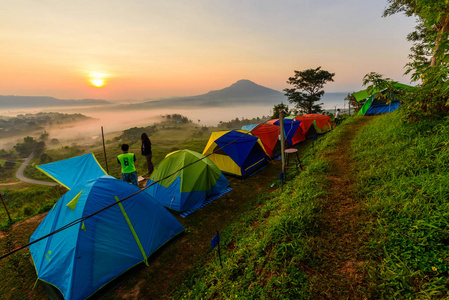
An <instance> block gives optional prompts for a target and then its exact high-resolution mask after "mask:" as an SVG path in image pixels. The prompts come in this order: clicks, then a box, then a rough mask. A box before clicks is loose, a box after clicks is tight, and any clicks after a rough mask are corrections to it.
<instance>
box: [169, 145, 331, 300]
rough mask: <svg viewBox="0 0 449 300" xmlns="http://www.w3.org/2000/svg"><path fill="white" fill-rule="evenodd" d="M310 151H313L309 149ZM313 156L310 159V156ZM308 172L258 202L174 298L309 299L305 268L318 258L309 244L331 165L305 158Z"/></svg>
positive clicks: (316, 231) (230, 228) (229, 229)
mask: <svg viewBox="0 0 449 300" xmlns="http://www.w3.org/2000/svg"><path fill="white" fill-rule="evenodd" d="M309 151H311V152H315V150H313V149H310V150H309ZM312 156H313V155H312V154H311V155H309V156H308V157H312ZM305 163H306V164H308V165H307V170H306V171H304V172H302V173H301V174H300V175H299V176H297V177H295V178H294V179H292V180H291V181H289V182H288V183H287V184H286V185H284V186H283V188H282V191H281V189H278V190H276V191H275V192H272V193H270V194H265V195H262V196H259V199H258V201H257V202H256V203H255V204H254V206H253V207H252V208H251V209H249V210H248V211H247V212H246V213H245V214H243V215H241V216H240V217H239V218H237V220H236V221H234V222H233V223H232V224H231V225H230V226H228V227H227V228H226V229H225V230H224V231H223V232H222V233H221V235H222V236H221V239H222V260H223V268H221V266H220V263H219V262H218V255H217V250H214V251H213V252H210V253H209V254H208V256H207V259H208V262H207V263H206V264H205V265H201V266H198V267H197V268H196V269H195V271H194V275H193V276H192V277H190V278H189V279H188V280H187V281H186V282H185V283H184V284H183V286H182V287H181V288H180V289H179V291H178V292H177V294H176V295H175V297H174V298H176V299H214V298H221V299H231V298H232V299H234V298H244V299H301V298H309V297H310V296H311V289H312V287H311V286H310V284H309V283H308V279H307V278H308V277H307V274H306V270H307V269H306V268H307V266H310V265H312V266H313V265H314V264H315V263H316V262H315V260H316V257H315V255H314V253H313V250H312V247H311V245H310V243H309V240H310V239H311V238H312V237H313V236H314V235H316V234H319V231H320V229H319V222H318V220H319V218H320V211H321V207H320V205H321V201H320V199H322V198H323V197H325V196H326V192H325V182H326V180H325V172H326V170H327V163H326V162H325V161H324V160H320V159H316V158H315V159H306V160H305Z"/></svg>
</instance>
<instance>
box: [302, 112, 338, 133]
mask: <svg viewBox="0 0 449 300" xmlns="http://www.w3.org/2000/svg"><path fill="white" fill-rule="evenodd" d="M295 120H298V121H301V125H299V126H300V127H301V129H302V130H303V132H305V134H306V137H307V138H311V137H312V136H314V135H316V134H317V133H324V132H326V131H329V130H331V128H332V124H331V118H330V117H329V116H325V115H321V114H307V115H302V116H297V117H296V118H295ZM312 125H314V126H312Z"/></svg>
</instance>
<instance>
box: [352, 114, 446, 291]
mask: <svg viewBox="0 0 449 300" xmlns="http://www.w3.org/2000/svg"><path fill="white" fill-rule="evenodd" d="M400 118H401V116H400V114H399V113H393V114H390V115H385V116H382V117H379V118H377V119H376V120H374V121H373V122H372V123H371V124H370V125H369V126H366V127H365V128H364V129H363V130H362V131H361V132H360V133H359V135H358V136H357V138H356V140H355V142H354V144H353V147H352V151H353V153H354V157H355V159H356V160H357V170H356V176H357V177H358V178H359V179H360V183H359V187H358V188H359V195H360V197H361V198H362V199H363V201H364V202H363V203H364V207H365V209H366V210H367V211H368V213H370V214H371V215H372V216H373V218H374V219H376V220H377V222H376V223H374V224H372V227H370V228H367V230H369V231H371V232H372V236H373V238H372V240H371V242H370V243H369V245H367V248H368V249H369V251H371V252H372V253H373V255H374V256H375V257H376V258H377V261H378V264H377V265H376V266H374V267H373V268H372V270H371V271H370V274H371V278H370V281H371V282H372V288H373V290H374V291H375V292H376V293H377V295H378V297H379V298H392V297H401V298H442V297H448V296H449V294H448V292H447V290H448V279H447V278H448V275H449V201H448V199H449V147H448V145H449V119H446V120H436V121H435V120H434V121H432V120H423V121H421V122H419V123H408V124H405V123H401V122H400Z"/></svg>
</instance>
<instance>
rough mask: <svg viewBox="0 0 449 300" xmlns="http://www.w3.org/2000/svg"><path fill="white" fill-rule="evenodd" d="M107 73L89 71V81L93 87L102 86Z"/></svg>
mask: <svg viewBox="0 0 449 300" xmlns="http://www.w3.org/2000/svg"><path fill="white" fill-rule="evenodd" d="M106 77H107V74H103V73H91V74H90V79H89V82H90V84H92V85H93V86H95V87H102V86H104V84H105V78H106Z"/></svg>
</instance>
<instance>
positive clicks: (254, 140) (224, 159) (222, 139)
mask: <svg viewBox="0 0 449 300" xmlns="http://www.w3.org/2000/svg"><path fill="white" fill-rule="evenodd" d="M203 155H206V156H208V158H209V159H210V160H211V161H212V162H213V163H214V164H216V165H217V167H218V168H219V169H220V170H221V171H223V172H225V173H227V174H232V175H236V176H238V177H245V176H248V175H250V174H251V173H253V172H255V171H257V170H258V169H260V168H261V167H263V166H265V164H266V163H267V159H268V158H269V156H268V154H267V153H266V151H265V148H264V146H263V144H262V142H261V141H260V139H259V138H258V137H256V136H254V135H252V134H251V133H249V132H248V131H244V130H231V131H216V132H212V134H211V136H210V138H209V141H208V142H207V145H206V148H204V151H203Z"/></svg>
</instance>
